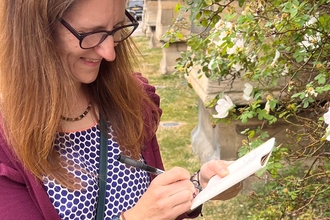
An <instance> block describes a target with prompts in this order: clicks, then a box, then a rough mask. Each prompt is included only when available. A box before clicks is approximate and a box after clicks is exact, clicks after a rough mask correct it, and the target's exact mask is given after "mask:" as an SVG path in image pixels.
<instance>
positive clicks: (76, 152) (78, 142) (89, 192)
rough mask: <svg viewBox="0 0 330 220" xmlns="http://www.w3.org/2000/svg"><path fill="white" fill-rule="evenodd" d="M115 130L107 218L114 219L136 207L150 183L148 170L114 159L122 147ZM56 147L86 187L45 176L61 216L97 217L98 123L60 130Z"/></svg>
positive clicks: (110, 144)
mask: <svg viewBox="0 0 330 220" xmlns="http://www.w3.org/2000/svg"><path fill="white" fill-rule="evenodd" d="M112 133H113V132H112V129H111V128H110V131H109V134H108V137H109V138H108V176H107V186H106V201H105V204H106V207H105V213H104V218H105V219H112V218H114V217H115V216H118V215H120V213H121V212H124V211H126V210H128V209H130V208H131V207H133V206H134V205H135V203H136V202H137V201H138V200H139V198H140V197H141V196H142V195H143V193H144V192H145V191H146V190H147V188H148V186H149V184H150V177H149V174H148V173H147V172H145V171H142V170H139V169H135V168H132V167H128V166H126V165H124V164H122V163H120V162H118V161H117V160H116V159H115V156H116V155H118V154H119V153H120V152H121V150H120V149H119V145H118V143H117V142H116V141H114V138H113V135H112ZM54 147H55V148H56V150H57V151H58V152H59V153H60V155H61V158H62V159H64V160H65V161H66V165H65V168H66V169H67V170H68V171H69V172H70V173H72V174H73V175H74V176H75V177H76V178H78V179H79V180H80V181H81V185H82V187H83V189H82V190H76V191H72V190H68V189H67V188H64V187H62V186H61V185H60V184H58V183H57V182H56V181H55V180H54V179H53V178H50V177H47V176H45V177H44V178H43V182H44V186H45V188H46V191H47V193H48V195H49V198H50V200H51V202H52V203H53V205H54V207H55V209H56V211H57V212H58V214H59V215H60V217H61V218H62V219H94V218H95V215H96V207H97V199H98V178H97V176H98V172H99V153H100V129H99V125H95V126H93V127H92V128H89V129H86V130H83V131H77V132H72V133H65V132H59V133H57V135H56V139H55V143H54ZM141 160H142V161H143V159H142V158H141Z"/></svg>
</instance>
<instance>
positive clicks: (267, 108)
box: [265, 100, 270, 114]
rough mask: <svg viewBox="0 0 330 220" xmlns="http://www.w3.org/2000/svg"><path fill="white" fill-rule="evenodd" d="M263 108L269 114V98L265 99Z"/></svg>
mask: <svg viewBox="0 0 330 220" xmlns="http://www.w3.org/2000/svg"><path fill="white" fill-rule="evenodd" d="M265 110H266V111H267V113H268V114H269V111H270V104H269V100H267V102H266V105H265Z"/></svg>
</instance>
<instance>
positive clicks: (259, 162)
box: [190, 138, 275, 210]
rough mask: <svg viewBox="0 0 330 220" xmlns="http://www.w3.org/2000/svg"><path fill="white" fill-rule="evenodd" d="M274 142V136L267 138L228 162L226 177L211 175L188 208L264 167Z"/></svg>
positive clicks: (196, 205) (198, 204)
mask: <svg viewBox="0 0 330 220" xmlns="http://www.w3.org/2000/svg"><path fill="white" fill-rule="evenodd" d="M274 144H275V138H271V139H269V140H268V141H266V142H264V143H263V144H261V145H260V146H259V147H257V148H255V149H253V150H252V151H250V152H249V153H248V154H246V155H244V156H243V157H241V158H239V159H237V160H236V161H235V162H233V163H232V164H230V165H229V166H228V170H229V174H228V175H227V176H226V177H224V178H221V177H219V176H214V177H212V178H211V179H210V181H209V183H208V185H207V186H206V187H205V189H203V191H201V192H200V193H199V194H198V195H197V196H196V197H195V198H194V199H193V201H192V206H191V208H190V209H191V210H194V209H195V208H197V207H198V206H200V205H201V204H203V203H204V202H206V201H208V200H210V199H212V198H213V197H215V196H217V195H218V194H220V193H222V192H223V191H225V190H226V189H228V188H230V187H231V186H233V185H235V184H237V183H238V182H240V181H242V180H244V179H246V178H247V177H249V176H251V175H252V174H254V173H256V172H257V171H259V170H260V169H262V168H264V167H265V166H266V164H267V162H268V160H269V158H270V155H271V153H272V150H273V147H274Z"/></svg>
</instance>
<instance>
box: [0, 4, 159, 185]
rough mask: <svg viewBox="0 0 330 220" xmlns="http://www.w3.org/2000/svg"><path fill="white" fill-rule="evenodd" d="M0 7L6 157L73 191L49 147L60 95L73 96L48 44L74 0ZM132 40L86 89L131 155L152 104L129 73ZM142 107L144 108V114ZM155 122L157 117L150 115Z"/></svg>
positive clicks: (65, 105)
mask: <svg viewBox="0 0 330 220" xmlns="http://www.w3.org/2000/svg"><path fill="white" fill-rule="evenodd" d="M2 2H4V3H3V4H2V6H0V7H1V12H0V16H1V18H0V19H1V20H0V21H1V23H0V28H1V33H0V48H1V50H0V68H1V69H0V94H1V96H2V98H1V103H0V105H1V117H2V129H3V131H4V135H5V137H6V139H7V141H8V144H10V146H12V149H13V152H14V153H15V155H16V156H17V158H18V159H19V160H20V162H21V163H22V164H23V166H24V167H25V168H26V169H27V170H29V171H30V172H31V173H32V174H33V175H35V176H36V177H37V178H38V179H42V177H43V176H44V175H49V176H53V177H54V178H55V179H56V180H57V181H58V182H59V183H61V184H63V185H64V186H66V187H68V188H74V187H73V185H72V184H73V182H72V180H70V179H68V178H66V177H67V175H66V173H65V172H64V173H63V170H62V168H61V165H60V164H61V161H60V158H59V155H58V154H57V153H56V151H55V149H54V148H53V142H54V137H55V133H56V132H57V130H58V128H59V127H60V123H61V119H60V117H61V114H62V112H64V109H67V108H68V103H67V100H66V97H71V95H72V94H74V86H73V82H72V79H71V76H70V73H69V72H68V71H66V69H65V68H64V67H63V65H62V62H61V60H60V57H59V53H58V48H57V47H56V44H55V43H54V42H55V41H54V37H53V36H54V35H53V31H54V27H55V25H56V23H57V22H58V20H59V18H60V17H61V16H62V15H63V13H64V12H65V11H66V10H68V9H69V8H70V7H71V6H72V5H73V4H74V2H75V0H38V1H35V0H4V1H2ZM131 45H132V42H131V41H126V42H122V43H120V44H119V45H117V46H116V48H115V50H116V60H115V61H113V62H107V61H105V60H103V61H102V63H101V67H100V71H99V75H98V77H97V79H96V80H95V81H94V82H93V83H91V84H89V85H88V87H89V91H90V95H91V98H92V99H93V103H95V104H96V105H97V106H98V107H99V109H100V114H101V115H103V116H104V117H105V118H106V119H107V120H109V121H111V124H112V126H113V129H114V131H115V133H116V137H117V141H118V142H119V144H120V145H121V146H124V147H125V148H126V149H128V150H129V151H130V153H131V154H132V155H133V156H134V157H138V155H139V153H140V147H141V146H142V145H143V143H144V141H145V140H146V138H148V137H150V133H149V134H147V130H150V129H146V128H150V127H151V131H154V129H155V127H156V124H157V120H156V123H154V121H153V120H144V119H147V118H150V117H152V115H151V114H153V113H155V112H157V111H156V107H155V106H154V105H153V103H152V102H151V101H150V99H149V98H148V97H147V95H146V93H145V92H143V89H142V88H141V86H140V85H139V83H138V82H137V80H136V78H135V77H133V76H132V74H131V73H132V72H133V65H132V60H134V58H135V57H134V48H133V47H132V46H131ZM145 104H147V105H150V106H151V108H150V110H148V112H147V111H146V109H149V108H144V107H143V106H145ZM156 118H157V117H156Z"/></svg>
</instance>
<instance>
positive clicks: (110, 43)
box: [94, 36, 117, 61]
mask: <svg viewBox="0 0 330 220" xmlns="http://www.w3.org/2000/svg"><path fill="white" fill-rule="evenodd" d="M116 45H117V43H115V42H114V40H113V37H112V36H108V37H107V38H106V39H105V40H104V41H103V42H102V43H101V44H99V45H98V46H96V47H94V50H95V52H96V53H97V54H99V55H100V56H102V57H103V58H104V59H105V60H107V61H114V60H115V58H116V51H115V46H116Z"/></svg>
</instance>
